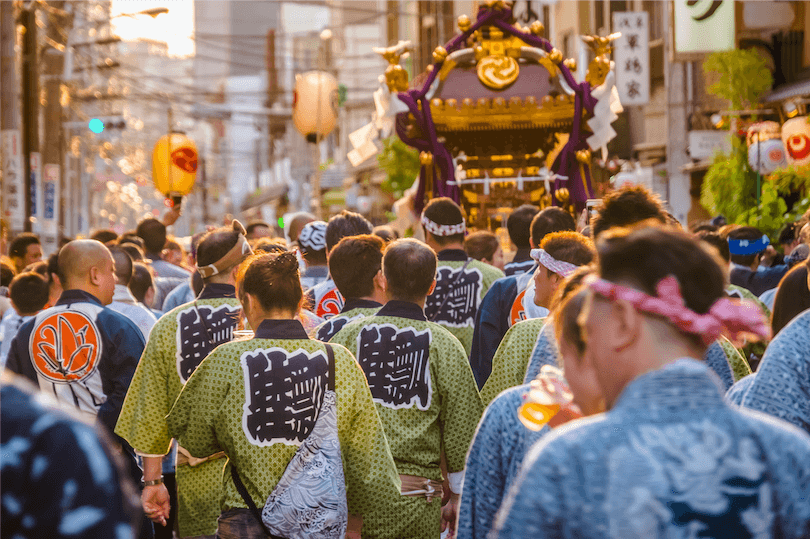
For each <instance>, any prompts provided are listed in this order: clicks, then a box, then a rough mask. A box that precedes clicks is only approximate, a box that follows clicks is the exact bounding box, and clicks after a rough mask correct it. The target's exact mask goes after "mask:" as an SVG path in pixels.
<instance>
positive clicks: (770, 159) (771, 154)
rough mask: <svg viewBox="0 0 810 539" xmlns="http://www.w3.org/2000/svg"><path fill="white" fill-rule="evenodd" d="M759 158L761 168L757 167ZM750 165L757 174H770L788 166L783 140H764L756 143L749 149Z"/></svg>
mask: <svg viewBox="0 0 810 539" xmlns="http://www.w3.org/2000/svg"><path fill="white" fill-rule="evenodd" d="M757 158H759V166H757ZM748 164H749V165H750V166H751V169H752V170H754V171H755V172H757V169H758V171H759V172H760V173H761V174H770V173H771V172H773V171H774V170H776V169H778V168H783V167H785V166H787V159H786V158H785V143H784V142H782V139H770V140H763V141H761V142H754V143H753V144H751V146H749V147H748Z"/></svg>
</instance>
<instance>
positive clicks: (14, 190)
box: [0, 2, 25, 254]
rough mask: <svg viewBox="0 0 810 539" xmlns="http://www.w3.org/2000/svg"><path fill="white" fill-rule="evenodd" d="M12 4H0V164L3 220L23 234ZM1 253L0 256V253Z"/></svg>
mask: <svg viewBox="0 0 810 539" xmlns="http://www.w3.org/2000/svg"><path fill="white" fill-rule="evenodd" d="M15 10H16V7H15V4H14V3H13V2H0V161H1V162H2V165H1V166H2V169H0V170H2V180H3V181H2V185H0V193H2V204H0V210H1V211H2V215H3V218H6V219H8V223H7V224H8V226H9V228H10V233H11V234H18V233H20V232H22V231H23V227H24V221H23V220H24V218H25V208H24V204H25V202H24V193H23V189H24V187H25V184H24V182H23V174H24V172H23V167H22V158H21V155H22V141H21V140H20V139H21V136H20V107H19V99H18V98H19V95H20V87H19V81H18V79H17V56H16V53H15V50H14V47H15V45H16V42H17V17H16V13H15ZM3 254H4V253H3Z"/></svg>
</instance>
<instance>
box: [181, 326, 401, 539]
mask: <svg viewBox="0 0 810 539" xmlns="http://www.w3.org/2000/svg"><path fill="white" fill-rule="evenodd" d="M272 347H278V348H282V349H284V350H286V351H288V352H294V351H296V350H299V349H301V350H304V351H305V352H307V353H314V352H316V351H322V352H324V353H325V348H324V344H323V343H321V342H319V341H314V340H308V339H306V340H304V339H251V340H244V341H234V342H230V343H227V344H224V345H222V346H220V347H218V348H217V349H216V350H214V351H213V352H212V353H211V354H209V356H208V357H207V358H206V359H205V360H204V361H203V362H202V363H201V364H200V366H199V367H197V370H196V371H195V372H194V374H192V375H191V378H189V380H188V382H186V385H185V387H184V388H183V390H182V391H181V392H180V395H179V397H178V398H177V401H176V403H175V405H174V407H173V408H172V410H171V412H170V413H169V416H168V418H167V422H168V426H169V432H170V433H172V435H173V436H174V437H175V438H177V440H178V442H179V443H180V445H181V446H183V447H185V448H186V449H187V450H188V451H189V452H190V453H191V454H192V455H193V456H196V457H204V456H206V455H210V454H213V453H216V452H218V451H224V452H225V453H226V454H227V456H228V459H229V460H228V464H226V466H225V469H224V470H223V471H222V473H221V475H220V482H221V483H222V484H223V485H224V493H223V500H222V504H221V507H220V510H221V511H227V510H230V509H235V508H241V509H244V508H246V507H247V506H246V504H245V502H244V501H243V500H242V498H241V496H240V495H239V493H238V492H237V490H236V487H235V486H234V484H233V480H232V479H231V474H230V470H229V469H228V466H229V465H235V466H236V468H237V470H238V471H239V474H240V477H241V479H242V481H243V483H244V484H245V487H246V488H247V491H248V494H249V495H250V496H251V498H252V499H253V501H254V502H255V503H256V505H257V506H258V507H262V506H263V505H264V503H265V501H266V500H267V498H268V496H269V495H270V493H271V492H272V490H273V489H274V488H275V486H276V484H277V483H278V481H279V479H280V478H281V476H282V474H283V473H284V470H285V469H286V467H287V464H288V463H289V461H290V460H291V459H292V457H293V455H294V454H295V452H296V450H297V449H298V447H297V446H295V445H286V444H283V443H276V444H271V445H264V446H258V445H253V444H252V443H251V442H250V441H249V440H248V438H247V436H246V435H245V432H244V430H243V427H242V421H243V409H244V406H245V403H246V395H245V382H244V372H243V370H242V367H241V364H240V358H241V356H242V354H243V353H245V352H251V351H253V350H257V349H268V348H272ZM334 352H335V378H336V389H335V391H336V394H337V420H338V437H339V439H340V446H341V452H342V457H343V467H344V473H345V478H346V489H347V502H348V505H349V512H350V513H351V514H360V515H367V514H369V513H371V512H373V511H375V510H382V511H385V510H390V507H396V504H397V503H398V500H399V498H400V495H399V492H400V481H399V476H398V474H397V470H396V467H395V465H394V461H393V458H392V457H391V451H390V449H389V447H388V443H387V440H386V438H385V433H384V431H383V426H382V423H381V422H380V418H379V416H378V415H377V411H376V409H375V407H374V403H373V402H372V400H371V393H370V391H369V389H368V386H367V385H366V381H365V377H364V376H363V372H362V371H361V370H360V368H359V366H358V365H357V363H356V362H355V361H354V358H353V357H352V355H351V353H349V351H348V350H346V349H345V348H343V347H341V346H334ZM178 482H179V478H178ZM367 533H368V536H369V537H386V535H385V533H384V530H379V529H375V526H374V524H373V523H371V524H370V525H369V526H368V527H367V526H366V523H365V522H364V525H363V536H364V537H366V535H367Z"/></svg>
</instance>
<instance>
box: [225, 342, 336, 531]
mask: <svg viewBox="0 0 810 539" xmlns="http://www.w3.org/2000/svg"><path fill="white" fill-rule="evenodd" d="M324 346H325V347H326V358H327V364H328V368H329V371H328V372H329V378H328V379H327V380H326V388H327V389H331V390H332V391H334V390H335V385H336V381H335V350H334V348H333V347H332V345H331V344H326V343H324ZM230 465H231V479H233V484H234V485H235V486H236V490H237V491H238V492H239V495H240V496H241V497H242V501H244V502H245V504H247V506H248V509H250V512H251V513H253V516H254V517H255V518H256V520H257V521H258V522H259V524H261V525H262V528H263V529H264V533H266V534H267V537H269V538H270V539H285V538H284V537H279V536H278V535H274V534H273V533H271V532H270V530H269V529H267V526H265V524H264V521H263V520H262V513H261V511H259V508H258V507H256V504H255V503H253V499H252V498H251V497H250V494H248V491H247V489H246V488H245V484H244V483H242V479H240V477H239V472H238V471H237V470H236V466H235V465H234V463H233V462H231V463H230Z"/></svg>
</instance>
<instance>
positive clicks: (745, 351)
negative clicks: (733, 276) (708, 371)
mask: <svg viewBox="0 0 810 539" xmlns="http://www.w3.org/2000/svg"><path fill="white" fill-rule="evenodd" d="M726 294H728V297H730V298H740V299H744V300H748V301H753V302H754V303H755V304H756V305H757V307H759V310H760V311H762V316H763V317H764V318H765V320H768V321H769V322H770V320H771V310H770V309H769V308H768V306H767V305H765V303H763V302H762V301H761V300H760V299H759V298H758V297H756V296H755V295H754V294H753V293H752V292H751V291H750V290H748V289H747V288H743V287H742V286H737V285H734V284H730V285H728V287H727V288H726ZM768 343H770V341H769V340H767V339H763V340H761V341H755V342H749V343H745V344H744V345H743V346H740V347H739V348H737V351H738V352H739V353H740V356H742V358H743V359H744V360H745V364H746V366H748V372H749V374H750V372H751V367H750V365H749V363H748V358H750V357H751V355H752V354H753V355H754V356H756V357H757V358H761V357H762V355H763V354H764V353H765V349H766V348H767V347H768ZM723 348H724V349H725V346H724V347H723ZM726 355H728V353H727V354H726ZM729 363H731V356H729ZM733 366H734V364H733V363H732V367H733ZM736 373H737V371H736V370H735V374H736ZM743 376H745V375H743Z"/></svg>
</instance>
